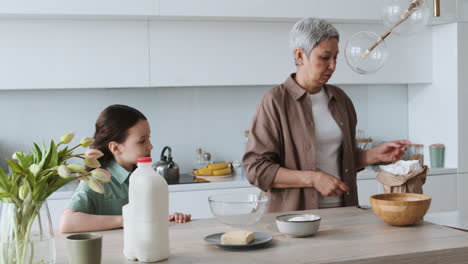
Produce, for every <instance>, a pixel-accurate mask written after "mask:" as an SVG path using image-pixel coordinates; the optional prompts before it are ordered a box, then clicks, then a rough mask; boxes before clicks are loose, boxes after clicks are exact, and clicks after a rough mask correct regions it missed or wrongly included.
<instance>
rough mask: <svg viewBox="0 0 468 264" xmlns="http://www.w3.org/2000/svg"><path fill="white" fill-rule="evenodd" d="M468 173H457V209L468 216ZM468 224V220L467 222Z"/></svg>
mask: <svg viewBox="0 0 468 264" xmlns="http://www.w3.org/2000/svg"><path fill="white" fill-rule="evenodd" d="M467 187H468V173H459V174H458V175H457V202H458V204H457V205H458V206H457V209H458V210H459V211H460V212H461V213H462V214H464V215H466V216H468V202H467V201H468V192H467V191H466V189H467ZM467 224H468V222H467Z"/></svg>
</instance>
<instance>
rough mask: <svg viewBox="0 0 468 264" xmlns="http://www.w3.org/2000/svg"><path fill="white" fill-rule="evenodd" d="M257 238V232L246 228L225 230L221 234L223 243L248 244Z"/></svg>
mask: <svg viewBox="0 0 468 264" xmlns="http://www.w3.org/2000/svg"><path fill="white" fill-rule="evenodd" d="M254 239H255V234H254V233H253V232H250V231H245V230H234V231H228V232H225V233H224V234H223V235H222V236H221V244H222V245H247V244H249V243H250V242H252V241H253V240H254Z"/></svg>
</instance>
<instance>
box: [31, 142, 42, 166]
mask: <svg viewBox="0 0 468 264" xmlns="http://www.w3.org/2000/svg"><path fill="white" fill-rule="evenodd" d="M33 155H34V159H33V161H34V163H39V161H40V160H41V159H42V152H41V149H40V148H39V146H38V145H37V144H36V143H34V147H33Z"/></svg>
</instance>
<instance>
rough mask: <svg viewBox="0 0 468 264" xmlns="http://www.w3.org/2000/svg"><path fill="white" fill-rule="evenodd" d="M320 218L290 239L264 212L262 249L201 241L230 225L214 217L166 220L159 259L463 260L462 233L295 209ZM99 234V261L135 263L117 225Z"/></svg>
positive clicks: (61, 255) (350, 211)
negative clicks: (313, 228)
mask: <svg viewBox="0 0 468 264" xmlns="http://www.w3.org/2000/svg"><path fill="white" fill-rule="evenodd" d="M304 212H307V213H312V214H317V215H320V216H321V217H322V220H321V224H320V229H319V232H318V233H317V234H316V235H315V236H311V237H307V238H292V237H288V236H286V235H283V234H281V233H279V232H278V229H277V228H276V224H275V221H274V219H275V216H277V215H279V214H266V215H265V216H264V217H263V218H262V220H261V221H260V223H258V224H256V225H254V226H250V227H247V228H245V229H248V230H251V231H260V232H269V233H270V234H272V236H273V241H272V242H271V243H270V244H269V245H268V246H267V247H265V248H261V249H255V250H248V251H226V250H223V249H220V248H218V247H216V246H213V245H209V244H207V243H206V242H205V241H204V240H203V238H204V237H205V236H207V235H210V234H213V233H218V232H224V231H227V230H232V229H235V228H232V227H229V226H226V225H224V224H221V223H219V222H217V221H216V219H201V220H194V221H191V222H188V223H185V224H174V223H171V224H170V228H169V232H170V244H171V247H170V249H171V255H170V257H169V259H168V260H167V261H163V262H159V263H416V261H417V262H418V263H419V262H421V263H452V264H453V263H466V262H467V259H468V233H467V232H463V231H459V230H455V229H451V228H448V227H444V226H439V225H434V224H431V223H427V222H422V223H420V224H418V225H415V226H411V227H394V226H390V225H387V224H385V223H384V222H382V221H381V220H380V219H378V218H377V217H376V216H375V215H374V214H373V213H372V210H362V209H357V208H354V207H346V208H334V209H321V210H311V211H301V213H304ZM99 233H100V234H103V235H104V238H103V259H102V263H136V262H133V261H128V260H126V259H125V257H124V255H123V253H122V251H123V232H122V230H121V229H120V230H112V231H106V232H99ZM64 237H65V236H64V235H60V234H59V235H57V237H56V244H57V263H67V258H66V252H65V249H64Z"/></svg>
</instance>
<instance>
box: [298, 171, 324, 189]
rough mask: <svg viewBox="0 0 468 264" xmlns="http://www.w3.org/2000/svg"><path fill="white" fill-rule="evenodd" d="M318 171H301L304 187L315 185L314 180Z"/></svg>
mask: <svg viewBox="0 0 468 264" xmlns="http://www.w3.org/2000/svg"><path fill="white" fill-rule="evenodd" d="M319 174H320V172H318V171H303V175H302V184H303V185H304V187H309V188H312V187H314V186H315V180H316V179H317V177H318V176H319Z"/></svg>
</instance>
